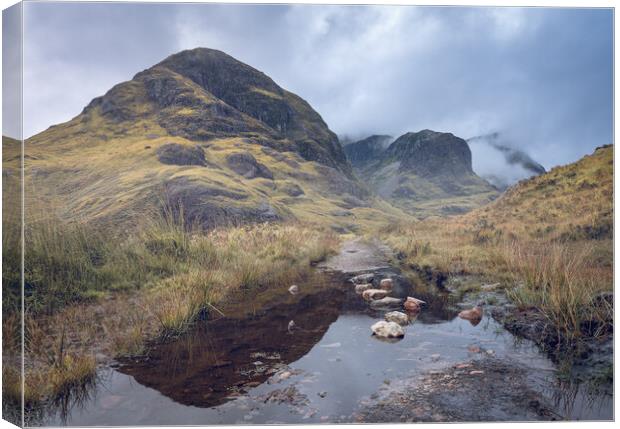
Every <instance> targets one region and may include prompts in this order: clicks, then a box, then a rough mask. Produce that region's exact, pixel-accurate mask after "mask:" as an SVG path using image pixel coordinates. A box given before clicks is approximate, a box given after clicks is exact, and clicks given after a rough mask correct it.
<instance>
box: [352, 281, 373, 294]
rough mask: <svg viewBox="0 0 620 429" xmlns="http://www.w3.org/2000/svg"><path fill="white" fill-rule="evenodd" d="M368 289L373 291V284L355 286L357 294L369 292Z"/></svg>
mask: <svg viewBox="0 0 620 429" xmlns="http://www.w3.org/2000/svg"><path fill="white" fill-rule="evenodd" d="M368 289H372V284H371V283H364V284H361V285H355V293H360V294H361V293H363V292H364V291H366V290H368Z"/></svg>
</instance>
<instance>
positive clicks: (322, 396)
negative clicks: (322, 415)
mask: <svg viewBox="0 0 620 429" xmlns="http://www.w3.org/2000/svg"><path fill="white" fill-rule="evenodd" d="M318 395H319V396H320V397H321V398H324V397H326V396H327V392H319V393H318Z"/></svg>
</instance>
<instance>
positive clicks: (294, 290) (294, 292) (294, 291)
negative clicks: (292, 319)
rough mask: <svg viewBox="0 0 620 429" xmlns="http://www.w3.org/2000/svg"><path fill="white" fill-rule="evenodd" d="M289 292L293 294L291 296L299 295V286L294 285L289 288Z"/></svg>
mask: <svg viewBox="0 0 620 429" xmlns="http://www.w3.org/2000/svg"><path fill="white" fill-rule="evenodd" d="M288 291H289V292H290V293H291V295H297V294H298V293H299V286H297V285H293V286H291V287H290V288H288Z"/></svg>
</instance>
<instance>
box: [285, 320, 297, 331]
mask: <svg viewBox="0 0 620 429" xmlns="http://www.w3.org/2000/svg"><path fill="white" fill-rule="evenodd" d="M295 328H296V325H295V321H294V320H291V321H290V322H288V328H287V329H288V331H289V332H293V330H294V329H295Z"/></svg>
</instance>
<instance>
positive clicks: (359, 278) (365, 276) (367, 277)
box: [351, 273, 375, 284]
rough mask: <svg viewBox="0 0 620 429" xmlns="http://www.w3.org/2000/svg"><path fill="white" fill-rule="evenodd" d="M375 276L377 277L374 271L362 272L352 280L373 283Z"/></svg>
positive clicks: (359, 282)
mask: <svg viewBox="0 0 620 429" xmlns="http://www.w3.org/2000/svg"><path fill="white" fill-rule="evenodd" d="M374 278H375V275H374V274H373V273H368V274H360V275H358V276H355V277H353V278H352V279H351V281H352V282H353V283H355V284H363V283H371V282H372V280H373V279H374Z"/></svg>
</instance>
